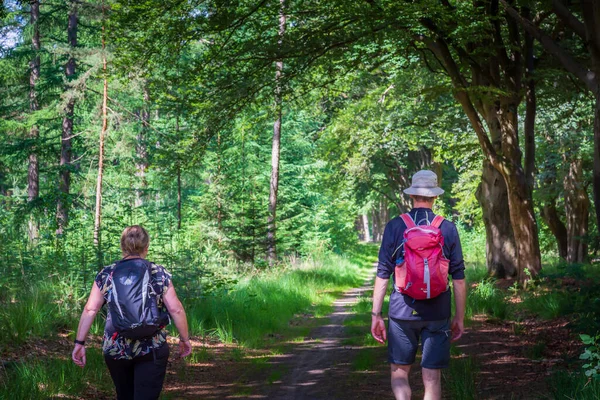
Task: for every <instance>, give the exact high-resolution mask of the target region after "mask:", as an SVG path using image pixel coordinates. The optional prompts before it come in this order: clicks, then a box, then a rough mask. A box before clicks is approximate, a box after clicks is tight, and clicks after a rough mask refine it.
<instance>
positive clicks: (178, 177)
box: [175, 115, 181, 230]
mask: <svg viewBox="0 0 600 400" xmlns="http://www.w3.org/2000/svg"><path fill="white" fill-rule="evenodd" d="M175 135H176V137H177V138H178V139H179V115H177V117H175ZM178 157H179V156H178ZM177 229H178V230H181V160H179V158H178V159H177Z"/></svg>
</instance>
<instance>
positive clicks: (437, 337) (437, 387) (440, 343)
mask: <svg viewBox="0 0 600 400" xmlns="http://www.w3.org/2000/svg"><path fill="white" fill-rule="evenodd" d="M421 339H422V342H423V359H422V361H421V367H422V370H423V385H424V386H425V397H424V399H425V400H441V398H442V369H443V368H446V367H448V363H449V362H450V325H449V321H448V320H442V321H430V322H429V323H428V324H427V326H426V327H425V328H424V329H423V331H422V333H421Z"/></svg>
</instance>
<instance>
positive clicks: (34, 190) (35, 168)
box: [27, 0, 41, 240]
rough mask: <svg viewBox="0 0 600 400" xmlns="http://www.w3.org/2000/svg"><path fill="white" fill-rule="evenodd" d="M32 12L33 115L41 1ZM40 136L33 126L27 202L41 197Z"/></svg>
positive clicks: (32, 226) (32, 232) (34, 230)
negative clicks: (38, 147)
mask: <svg viewBox="0 0 600 400" xmlns="http://www.w3.org/2000/svg"><path fill="white" fill-rule="evenodd" d="M30 4H31V11H30V19H29V22H30V24H31V26H32V28H33V36H32V38H31V45H32V50H33V57H32V59H31V61H30V62H29V68H30V73H29V109H30V110H31V112H32V113H35V112H36V111H37V110H39V103H38V98H37V91H36V84H37V81H38V80H39V78H40V49H41V45H40V28H39V18H40V2H39V0H31V3H30ZM39 135H40V130H39V128H38V126H37V125H35V124H34V125H33V126H32V127H31V129H30V131H29V138H30V139H31V140H32V142H33V146H32V151H31V153H29V157H28V162H29V166H28V168H27V201H28V202H32V201H34V200H36V199H37V198H38V197H39V195H40V179H39V160H38V154H37V149H36V148H37V139H38V137H39ZM38 231H39V226H38V221H37V220H36V219H35V217H33V216H32V217H31V218H30V220H29V231H28V233H29V239H30V240H34V239H37V237H38V235H39V233H38Z"/></svg>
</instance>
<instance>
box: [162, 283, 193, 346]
mask: <svg viewBox="0 0 600 400" xmlns="http://www.w3.org/2000/svg"><path fill="white" fill-rule="evenodd" d="M163 301H164V303H165V306H167V310H169V314H171V317H172V318H173V322H174V323H175V327H176V328H177V330H178V331H179V338H180V342H179V352H180V354H181V357H185V356H188V355H190V353H191V352H192V345H191V343H190V335H189V332H188V323H187V317H186V315H185V310H184V309H183V304H181V301H179V298H178V297H177V293H175V288H174V287H173V283H171V285H170V286H169V287H168V288H167V292H166V293H165V294H164V295H163Z"/></svg>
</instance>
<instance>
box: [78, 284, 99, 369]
mask: <svg viewBox="0 0 600 400" xmlns="http://www.w3.org/2000/svg"><path fill="white" fill-rule="evenodd" d="M103 304H104V296H103V295H102V292H101V291H100V289H98V286H97V285H96V284H95V283H94V284H93V286H92V291H91V292H90V297H89V298H88V301H87V303H86V304H85V307H84V308H83V312H82V313H81V318H80V319H79V326H78V327H77V335H76V336H75V339H77V340H79V341H82V342H85V338H86V337H87V334H88V332H89V331H90V327H91V326H92V323H93V322H94V318H96V314H98V311H100V308H102V305H103ZM71 357H72V359H73V362H75V364H77V365H78V366H80V367H82V368H83V367H85V361H86V359H85V347H84V345H82V344H75V348H74V349H73V354H72V356H71Z"/></svg>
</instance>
